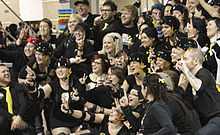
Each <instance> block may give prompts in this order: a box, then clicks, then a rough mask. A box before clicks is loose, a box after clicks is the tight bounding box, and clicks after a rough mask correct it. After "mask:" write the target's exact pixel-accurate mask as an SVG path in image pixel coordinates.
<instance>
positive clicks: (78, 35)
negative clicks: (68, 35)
mask: <svg viewBox="0 0 220 135" xmlns="http://www.w3.org/2000/svg"><path fill="white" fill-rule="evenodd" d="M85 34H86V33H85V31H83V30H81V29H77V30H75V31H74V36H75V40H76V41H80V40H84V39H85Z"/></svg>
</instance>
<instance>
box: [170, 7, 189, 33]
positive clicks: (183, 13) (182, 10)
mask: <svg viewBox="0 0 220 135" xmlns="http://www.w3.org/2000/svg"><path fill="white" fill-rule="evenodd" d="M172 11H173V16H175V17H176V18H177V19H178V20H179V22H180V27H179V31H181V32H184V29H185V26H186V24H187V19H188V15H189V14H188V10H187V8H186V6H185V5H182V4H177V5H175V6H173V10H172Z"/></svg>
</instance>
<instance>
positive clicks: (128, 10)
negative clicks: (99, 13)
mask: <svg viewBox="0 0 220 135" xmlns="http://www.w3.org/2000/svg"><path fill="white" fill-rule="evenodd" d="M121 13H122V14H123V13H130V14H131V13H132V11H131V10H130V9H126V8H124V9H122V11H121Z"/></svg>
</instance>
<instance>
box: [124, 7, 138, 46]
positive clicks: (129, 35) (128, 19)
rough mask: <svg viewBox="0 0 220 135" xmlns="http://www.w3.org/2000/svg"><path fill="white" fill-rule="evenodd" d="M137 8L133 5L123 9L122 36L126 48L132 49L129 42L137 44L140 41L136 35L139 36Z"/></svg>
mask: <svg viewBox="0 0 220 135" xmlns="http://www.w3.org/2000/svg"><path fill="white" fill-rule="evenodd" d="M137 17H138V11H137V8H136V7H135V6H133V5H127V6H124V7H123V8H122V11H121V23H122V28H121V34H122V42H123V46H124V48H125V49H126V48H130V46H129V40H130V41H131V42H133V43H135V42H136V41H137V40H138V37H136V35H137V34H138V28H137V25H136V23H137Z"/></svg>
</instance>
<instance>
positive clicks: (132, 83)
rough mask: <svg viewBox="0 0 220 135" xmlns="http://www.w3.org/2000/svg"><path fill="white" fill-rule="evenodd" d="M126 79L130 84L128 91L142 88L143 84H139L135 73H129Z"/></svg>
mask: <svg viewBox="0 0 220 135" xmlns="http://www.w3.org/2000/svg"><path fill="white" fill-rule="evenodd" d="M126 81H127V82H128V85H129V87H128V91H127V93H130V91H131V90H132V89H136V90H141V86H140V85H138V84H137V82H136V79H135V76H134V75H129V76H128V77H127V79H126Z"/></svg>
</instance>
